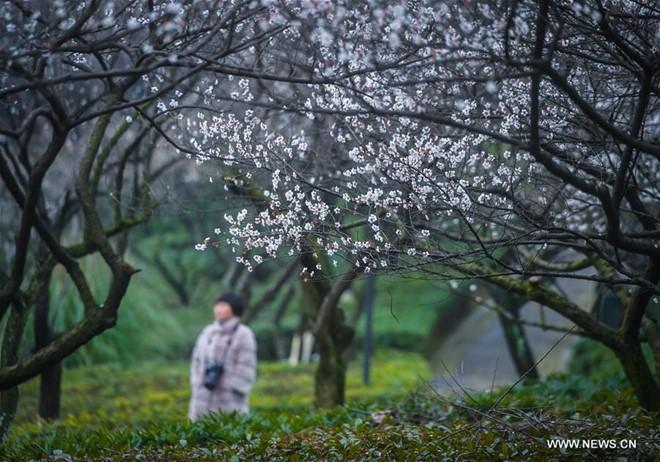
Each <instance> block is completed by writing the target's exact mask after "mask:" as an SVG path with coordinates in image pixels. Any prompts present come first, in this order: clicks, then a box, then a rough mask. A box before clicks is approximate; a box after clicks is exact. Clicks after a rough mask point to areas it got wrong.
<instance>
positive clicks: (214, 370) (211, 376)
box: [204, 362, 225, 390]
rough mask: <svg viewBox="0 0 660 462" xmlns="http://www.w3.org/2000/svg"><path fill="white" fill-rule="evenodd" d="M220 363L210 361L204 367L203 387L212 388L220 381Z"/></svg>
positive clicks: (221, 371) (221, 367)
mask: <svg viewBox="0 0 660 462" xmlns="http://www.w3.org/2000/svg"><path fill="white" fill-rule="evenodd" d="M224 369H225V368H224V366H223V365H222V363H217V362H212V363H211V364H208V365H207V366H206V368H205V369H204V387H205V388H207V389H209V390H213V389H214V388H215V387H216V386H217V385H218V382H220V377H221V376H222V373H223V371H224Z"/></svg>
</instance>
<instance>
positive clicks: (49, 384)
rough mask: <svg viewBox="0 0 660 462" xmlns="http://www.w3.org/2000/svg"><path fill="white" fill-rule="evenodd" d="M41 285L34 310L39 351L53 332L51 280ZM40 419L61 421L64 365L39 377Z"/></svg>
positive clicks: (57, 366)
mask: <svg viewBox="0 0 660 462" xmlns="http://www.w3.org/2000/svg"><path fill="white" fill-rule="evenodd" d="M51 275H52V273H50V274H48V279H47V280H46V281H45V283H44V284H42V285H41V288H40V290H39V294H38V295H37V299H36V304H35V310H34V338H35V346H36V349H37V350H39V349H41V348H43V347H45V346H46V345H48V343H50V341H51V340H53V331H52V329H51V326H50V320H49V316H50V290H49V287H50V279H51ZM39 381H40V384H39V417H41V418H42V419H46V420H53V419H59V417H60V399H61V388H62V363H61V362H59V363H57V364H55V365H53V366H51V367H49V368H47V369H45V370H44V371H43V372H42V373H41V375H40V376H39Z"/></svg>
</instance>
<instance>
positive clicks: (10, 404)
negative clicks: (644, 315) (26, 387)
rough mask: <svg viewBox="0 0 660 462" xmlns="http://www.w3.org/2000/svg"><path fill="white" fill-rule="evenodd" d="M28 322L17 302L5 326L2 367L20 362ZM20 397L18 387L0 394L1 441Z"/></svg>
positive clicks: (25, 314)
mask: <svg viewBox="0 0 660 462" xmlns="http://www.w3.org/2000/svg"><path fill="white" fill-rule="evenodd" d="M26 321H27V312H26V309H25V305H24V304H23V303H22V302H15V303H14V304H13V305H12V307H11V311H10V312H9V319H8V320H7V325H6V326H5V332H4V338H3V341H2V352H1V353H0V367H6V366H11V365H12V364H16V362H18V349H19V347H20V345H21V338H22V336H23V330H24V328H25V323H26ZM18 397H19V395H18V386H15V387H13V388H10V389H8V390H5V391H2V392H0V441H4V439H5V438H6V437H7V433H8V431H9V426H10V425H11V423H12V421H13V420H14V416H15V415H16V409H17V408H18Z"/></svg>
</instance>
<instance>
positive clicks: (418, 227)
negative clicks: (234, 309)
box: [188, 0, 658, 269]
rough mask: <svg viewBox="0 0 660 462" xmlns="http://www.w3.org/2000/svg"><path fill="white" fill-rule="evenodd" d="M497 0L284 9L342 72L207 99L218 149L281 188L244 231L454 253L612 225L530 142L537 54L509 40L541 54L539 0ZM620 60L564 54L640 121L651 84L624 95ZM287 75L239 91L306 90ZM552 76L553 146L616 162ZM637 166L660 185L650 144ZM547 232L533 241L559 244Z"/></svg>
mask: <svg viewBox="0 0 660 462" xmlns="http://www.w3.org/2000/svg"><path fill="white" fill-rule="evenodd" d="M491 3H492V2H476V8H466V7H465V6H464V5H463V4H462V2H446V3H443V4H441V5H434V4H431V3H428V4H427V3H425V2H418V3H416V4H415V5H408V6H405V7H404V6H402V5H401V4H399V3H394V2H387V1H380V2H379V1H365V2H317V3H315V6H314V8H315V10H313V11H314V12H317V13H318V12H322V13H323V14H320V15H312V14H310V12H311V11H312V10H306V9H305V8H304V5H301V6H299V7H298V8H297V9H296V8H293V9H291V10H288V11H287V13H286V14H285V13H283V12H281V13H280V15H279V16H277V17H278V21H282V20H285V21H289V22H290V24H291V26H292V30H294V31H295V32H293V33H292V34H293V36H295V39H296V40H299V41H300V42H302V43H303V44H304V45H300V46H301V47H302V48H303V53H302V54H303V56H304V51H309V50H313V51H314V53H310V54H309V56H310V58H309V60H308V61H305V60H304V59H303V64H307V65H309V64H310V63H312V62H313V63H314V67H313V69H314V77H315V78H318V79H325V80H326V81H328V82H329V83H317V84H310V85H307V86H306V87H304V88H301V89H300V94H302V95H303V96H302V99H299V101H300V102H296V101H293V102H290V103H288V104H289V106H288V107H287V109H292V110H293V113H289V114H287V115H283V116H279V117H272V115H271V114H268V113H262V112H260V111H258V110H255V111H254V112H252V111H246V112H245V113H244V115H241V116H240V117H238V116H231V115H227V116H213V117H212V121H213V122H212V123H211V122H206V123H198V122H196V121H195V117H191V119H192V120H193V121H192V122H191V125H190V126H189V127H188V128H189V129H190V131H191V132H192V133H194V136H193V140H192V141H191V143H192V144H193V145H194V146H195V147H196V149H197V150H198V151H199V152H200V154H201V155H202V156H204V157H207V158H210V157H215V158H220V159H224V160H225V161H226V162H227V165H228V166H231V167H240V172H239V175H244V176H245V177H246V178H248V179H251V178H252V177H251V176H252V175H253V174H255V173H256V172H259V176H258V177H256V176H255V177H253V178H252V179H254V183H255V184H256V185H257V186H258V187H260V188H262V189H263V190H264V195H265V196H266V197H267V198H268V204H267V206H266V207H262V208H256V209H255V211H254V212H253V213H251V214H249V218H248V219H247V221H245V219H242V220H237V219H236V218H237V217H235V216H231V215H227V221H228V224H229V237H228V238H227V241H226V242H227V244H229V245H231V246H233V247H234V248H236V249H237V251H238V249H241V251H244V250H247V251H250V252H257V253H259V252H263V253H264V256H268V257H273V256H275V255H277V253H278V252H279V251H282V250H284V251H288V252H296V251H301V249H302V248H303V247H304V246H306V245H308V243H309V242H312V243H313V245H314V246H316V247H318V248H320V249H322V250H324V251H325V252H326V253H327V254H328V255H330V256H335V255H336V254H337V253H341V254H342V256H343V257H344V258H351V256H353V257H354V258H353V260H354V262H355V264H357V265H366V266H367V267H369V268H372V269H375V268H378V267H383V266H388V265H389V264H390V262H391V261H392V259H394V258H405V256H408V257H415V258H430V259H439V258H444V257H446V256H447V255H450V254H451V252H452V250H449V248H448V246H447V245H446V243H447V240H450V241H451V240H453V241H456V240H460V241H461V242H462V243H463V244H465V243H468V244H466V245H467V247H468V248H469V247H470V246H472V247H480V246H483V245H486V246H488V245H490V243H497V242H501V240H503V239H508V240H509V241H512V240H514V239H516V238H518V237H520V236H524V237H525V238H526V240H527V241H534V236H535V234H538V235H544V234H545V233H546V232H547V230H549V229H564V230H567V231H568V232H570V233H574V234H575V235H584V236H598V235H603V233H605V232H606V229H607V217H606V216H605V215H604V214H603V212H602V207H600V206H599V203H598V200H597V199H596V198H594V197H593V196H592V195H590V194H588V193H585V192H583V191H581V190H580V189H579V188H576V187H575V186H573V185H572V184H570V183H566V182H565V181H564V180H563V179H562V178H559V177H557V176H556V175H555V174H554V173H553V172H551V171H548V168H547V165H543V164H542V163H540V162H539V161H538V160H537V159H535V158H534V157H533V156H532V155H531V153H530V152H529V149H528V148H527V145H528V143H529V139H530V117H531V114H530V97H529V94H530V80H529V75H528V72H529V67H525V66H520V67H519V68H517V67H515V66H513V67H512V66H510V65H508V64H507V63H506V60H505V59H504V56H505V54H508V56H507V60H509V61H511V62H515V61H516V60H519V61H521V62H524V61H525V60H530V59H531V58H532V54H533V43H534V23H535V15H536V11H537V7H538V5H537V4H536V3H535V2H520V4H519V5H518V9H517V11H516V14H515V15H514V17H513V20H512V22H511V23H510V24H509V23H508V22H507V20H506V15H505V14H503V12H502V11H501V10H497V9H496V7H494V6H493V5H492V4H491ZM587 4H591V6H589V5H587ZM605 5H606V7H608V8H627V7H631V8H632V9H633V10H634V11H636V12H639V11H641V10H640V8H643V7H642V6H640V5H639V4H637V3H636V2H625V1H613V2H606V3H605ZM557 7H558V8H559V9H560V11H561V14H564V15H567V20H570V21H577V22H578V25H580V27H581V24H582V23H581V22H579V21H583V20H585V21H588V23H589V24H591V25H594V24H595V23H597V21H598V20H599V17H598V14H596V13H595V12H597V6H594V4H593V2H575V1H570V0H567V1H563V2H557ZM269 8H276V7H275V4H272V5H269ZM595 8H596V9H595ZM594 27H595V26H594ZM577 30H578V32H579V29H577ZM578 32H576V33H574V34H566V35H565V36H562V37H561V40H560V41H559V43H560V45H558V48H559V52H557V54H558V55H560V56H561V54H562V53H566V54H567V55H568V56H569V58H567V60H566V62H573V61H571V60H574V58H573V57H570V55H569V54H568V53H569V52H570V51H571V49H572V48H576V47H578V46H580V45H581V44H582V43H583V41H584V40H585V37H584V35H580V33H578ZM300 38H304V39H305V40H300ZM290 46H293V43H290ZM305 47H309V48H305ZM312 56H313V57H314V58H313V59H314V61H312ZM317 57H320V58H317ZM558 59H559V58H558ZM558 65H559V66H564V65H565V62H564V61H561V60H559V61H558ZM562 72H564V71H562ZM610 73H611V69H610V68H609V64H608V63H607V62H603V63H601V62H599V60H598V59H594V60H584V62H581V63H580V64H579V65H576V64H573V65H571V66H570V67H569V66H567V67H566V70H565V72H564V74H565V79H566V82H567V84H568V85H570V86H572V87H574V88H579V89H580V91H582V92H584V94H586V95H593V103H594V104H595V106H596V107H597V108H598V109H599V110H602V111H603V112H605V113H607V114H611V118H610V120H611V121H612V123H613V124H615V125H617V126H618V127H620V128H621V129H622V130H626V129H627V126H628V125H629V123H630V115H629V114H630V113H631V110H632V108H633V107H634V105H635V98H634V97H628V96H622V95H625V94H626V90H625V89H626V86H627V85H628V86H629V85H630V78H631V77H630V76H629V75H621V76H620V78H619V77H617V78H615V79H609V80H608V81H606V82H603V81H602V80H599V79H598V78H595V77H601V76H606V75H609V74H610ZM287 88H288V87H287ZM273 92H275V93H276V92H277V88H275V87H274V88H273V89H272V92H271V93H269V96H267V97H263V96H262V95H259V94H253V93H252V91H251V89H250V84H249V83H248V82H246V83H242V84H240V85H239V89H238V90H236V91H234V93H233V94H231V95H230V98H229V99H232V100H243V101H256V102H257V103H263V104H264V105H266V106H272V105H274V104H275V102H276V101H282V100H285V101H291V93H290V92H289V90H288V89H287V90H286V91H284V92H283V93H282V94H281V95H280V99H275V98H272V96H270V95H272V94H273ZM541 93H542V95H543V101H542V104H541V107H540V113H539V135H540V137H541V138H542V140H543V145H544V146H546V147H544V148H543V149H552V150H554V151H557V152H561V153H566V154H565V156H563V157H562V156H559V157H558V156H554V158H553V162H554V163H556V164H557V165H560V166H561V167H562V168H564V169H565V170H566V171H567V172H569V173H571V174H575V175H582V176H583V177H585V178H587V179H588V180H589V181H592V180H591V179H589V176H590V175H591V176H592V177H594V180H593V181H601V180H603V179H604V178H605V177H604V176H600V177H599V176H598V172H611V171H612V166H614V167H616V165H617V164H618V162H619V156H618V155H617V150H618V149H619V147H618V146H617V145H616V143H615V142H613V141H612V140H607V141H605V142H603V141H602V140H601V138H602V135H601V134H600V132H598V127H597V126H596V127H595V129H594V127H592V126H590V125H589V123H585V118H584V117H583V116H582V113H581V109H580V108H579V107H578V106H577V105H576V103H575V101H574V100H572V99H571V98H570V97H569V96H567V95H566V92H564V91H563V90H562V89H561V88H558V87H557V86H556V85H553V84H552V83H550V82H548V81H543V82H542V83H541ZM300 94H298V93H297V94H296V96H297V97H298V98H300ZM209 96H210V100H209V103H210V104H213V97H214V95H213V94H211V95H209ZM633 96H634V95H633ZM226 99H227V98H226V97H222V98H219V99H218V100H217V103H220V102H222V101H226ZM655 104H656V105H657V101H656V102H655ZM257 107H259V106H257ZM621 109H625V110H621ZM296 114H301V115H304V116H309V115H312V116H313V119H314V120H312V121H311V122H310V121H309V120H304V119H302V118H300V117H298V116H297V115H296ZM653 126H654V125H653V124H650V128H649V126H645V128H643V129H644V130H647V131H648V130H650V129H652V127H653ZM294 127H295V128H294ZM320 127H323V128H322V130H321V129H320ZM319 131H321V132H322V133H321V134H320V135H319V134H318V132H319ZM649 135H651V136H653V134H652V133H649ZM593 172H596V173H593ZM633 174H634V180H635V181H636V182H637V184H638V185H639V186H640V190H641V191H643V194H642V198H643V200H644V201H653V200H654V199H653V197H657V196H654V195H655V194H656V193H657V183H656V184H654V179H656V180H657V177H658V165H657V161H655V160H654V159H652V158H650V157H648V156H644V155H642V156H641V157H640V160H639V163H638V164H637V165H636V170H635V172H634V173H633ZM257 180H259V181H257ZM624 206H625V205H624ZM521 211H522V212H521ZM359 224H361V225H360V227H359V228H358V227H357V225H359ZM545 242H546V241H545V239H544V238H543V239H541V238H539V240H538V244H530V245H531V246H532V247H535V246H536V247H537V248H539V249H541V250H545V249H546V248H547V245H546V244H545ZM466 245H464V246H463V247H462V248H461V249H462V251H463V252H465V247H466ZM449 247H451V246H449Z"/></svg>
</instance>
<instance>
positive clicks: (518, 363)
mask: <svg viewBox="0 0 660 462" xmlns="http://www.w3.org/2000/svg"><path fill="white" fill-rule="evenodd" d="M487 287H488V293H489V294H490V296H491V297H492V298H493V300H494V301H495V303H496V304H497V305H498V308H499V310H500V311H498V313H497V316H498V318H499V321H500V325H501V326H502V331H503V332H504V339H505V341H506V346H507V350H508V351H509V356H510V357H511V361H512V362H513V365H514V367H515V368H516V373H517V374H518V376H519V377H522V376H524V377H525V380H538V378H539V373H538V370H537V369H536V363H535V361H534V354H533V353H532V349H531V348H530V346H529V341H528V339H527V335H526V334H525V330H524V328H523V326H522V324H521V323H520V309H521V308H522V307H523V305H524V304H525V303H526V302H527V300H525V299H523V298H521V297H518V296H515V295H513V294H511V293H510V292H507V291H505V290H503V289H501V288H500V287H498V286H495V285H492V284H488V286H487Z"/></svg>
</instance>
